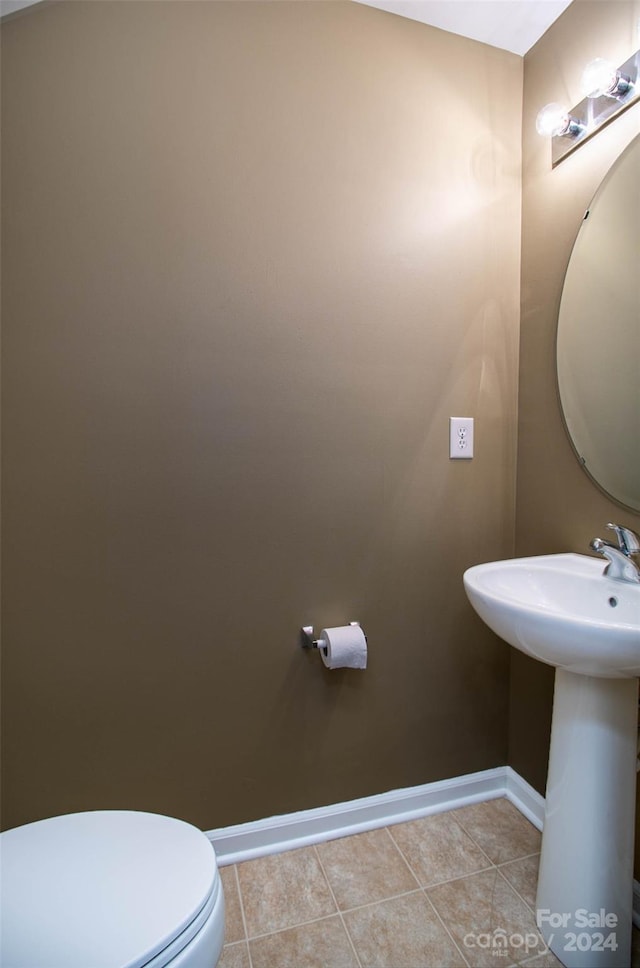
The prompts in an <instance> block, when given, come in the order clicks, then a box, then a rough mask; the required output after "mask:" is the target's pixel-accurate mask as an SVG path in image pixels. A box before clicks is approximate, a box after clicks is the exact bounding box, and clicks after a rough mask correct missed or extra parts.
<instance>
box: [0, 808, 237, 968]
mask: <svg viewBox="0 0 640 968" xmlns="http://www.w3.org/2000/svg"><path fill="white" fill-rule="evenodd" d="M0 892H1V908H0V918H1V920H0V923H1V925H2V931H1V935H0V965H2V968H143V966H144V968H214V965H216V964H217V962H218V959H219V958H220V954H221V951H222V945H223V941H224V896H223V893H222V884H221V882H220V876H219V874H218V867H217V864H216V857H215V853H214V851H213V847H212V846H211V843H210V842H209V840H208V839H207V837H206V836H205V835H204V834H203V833H202V832H201V831H200V830H198V829H197V828H196V827H192V826H191V824H188V823H184V822H183V821H182V820H173V819H171V818H170V817H162V816H159V815H157V814H152V813H137V812H134V811H128V810H101V811H96V812H91V813H74V814H69V815H67V816H62V817H52V818H51V819H50V820H39V821H37V822H36V823H30V824H26V825H25V826H23V827H16V828H15V829H13V830H7V831H5V832H4V833H3V834H0Z"/></svg>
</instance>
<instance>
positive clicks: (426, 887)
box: [385, 827, 496, 891]
mask: <svg viewBox="0 0 640 968" xmlns="http://www.w3.org/2000/svg"><path fill="white" fill-rule="evenodd" d="M385 830H387V831H388V833H389V836H390V837H391V839H392V840H393V843H394V846H395V848H396V850H397V851H398V852H399V854H400V856H401V857H402V859H403V861H404V862H405V864H406V865H407V867H408V868H409V870H410V871H411V873H412V874H413V876H414V878H415V880H416V882H417V883H418V886H419V887H420V890H423V891H427V890H431V888H432V887H441V886H442V885H443V884H451V883H452V882H453V881H460V880H462V878H463V877H473V875H474V874H483V873H484V872H485V871H490V870H492V869H493V868H494V867H495V866H496V865H495V864H494V863H493V861H492V860H491V858H490V857H489V856H488V855H487V854H485V852H484V850H482V849H481V848H480V853H481V854H482V856H483V857H485V858H486V859H487V861H488V863H487V866H486V867H479V868H478V870H475V871H467V872H466V873H465V874H457V875H456V876H455V877H448V878H446V879H445V880H443V881H433V883H431V884H421V883H420V881H419V880H418V875H417V874H415V873H414V871H413V868H412V867H411V864H410V863H409V861H408V860H407V858H406V857H405V855H404V853H403V850H402V848H401V847H400V845H399V844H397V843H396V841H395V839H394V837H393V834H392V833H391V831H390V830H389V829H388V828H387V827H385ZM465 833H466V831H465ZM473 843H474V847H476V846H477V844H476V843H475V841H474V842H473Z"/></svg>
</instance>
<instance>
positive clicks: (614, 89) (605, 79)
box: [582, 57, 633, 101]
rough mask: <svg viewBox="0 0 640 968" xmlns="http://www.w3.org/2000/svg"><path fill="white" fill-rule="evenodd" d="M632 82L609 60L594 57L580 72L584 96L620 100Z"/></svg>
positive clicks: (631, 85) (627, 91) (629, 88)
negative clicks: (581, 72)
mask: <svg viewBox="0 0 640 968" xmlns="http://www.w3.org/2000/svg"><path fill="white" fill-rule="evenodd" d="M632 87H633V83H632V82H631V78H630V77H627V76H626V74H621V73H620V71H619V70H616V68H615V67H614V66H613V64H612V63H611V61H608V60H604V58H603V57H596V59H595V60H592V61H591V62H590V63H589V64H587V66H586V67H585V69H584V71H583V74H582V93H583V94H584V96H585V97H613V98H615V99H616V100H617V101H621V100H622V99H623V98H624V97H625V96H626V95H627V94H628V93H629V91H630V90H631V88H632Z"/></svg>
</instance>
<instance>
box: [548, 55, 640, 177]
mask: <svg viewBox="0 0 640 968" xmlns="http://www.w3.org/2000/svg"><path fill="white" fill-rule="evenodd" d="M582 90H583V91H584V94H585V98H584V100H582V101H581V102H580V103H579V104H576V106H575V107H573V108H571V110H570V111H568V110H567V109H566V108H564V107H563V106H562V105H560V104H557V103H555V102H553V103H551V104H547V105H546V106H545V107H544V108H542V110H541V111H540V112H539V114H538V117H537V118H536V130H537V131H538V134H541V135H542V136H543V137H550V138H551V167H552V168H555V166H556V165H557V164H559V162H561V161H562V159H563V158H566V157H567V155H569V154H571V153H572V152H573V151H575V149H576V148H578V147H579V146H580V145H581V144H584V142H585V141H588V140H589V138H591V137H593V135H594V134H596V132H598V131H599V130H600V128H602V127H604V126H605V124H609V122H610V121H613V120H614V118H617V117H618V115H619V114H621V113H622V112H623V111H626V109H627V108H629V107H631V105H632V104H636V103H637V102H638V101H640V50H637V51H636V52H635V54H633V55H632V56H631V57H630V58H629V59H628V60H626V61H625V62H624V64H621V65H620V67H615V66H614V65H613V64H612V63H611V62H610V61H606V60H604V59H603V58H602V57H597V58H596V59H595V60H593V61H591V62H590V63H589V64H587V66H586V67H585V70H584V73H583V75H582Z"/></svg>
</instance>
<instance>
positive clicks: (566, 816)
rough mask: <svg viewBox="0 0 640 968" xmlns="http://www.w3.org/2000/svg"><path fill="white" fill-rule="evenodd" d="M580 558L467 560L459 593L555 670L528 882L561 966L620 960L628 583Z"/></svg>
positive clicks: (632, 641) (627, 934) (627, 858)
mask: <svg viewBox="0 0 640 968" xmlns="http://www.w3.org/2000/svg"><path fill="white" fill-rule="evenodd" d="M603 569H604V564H603V562H602V561H600V560H598V559H595V558H590V557H587V556H585V555H573V554H566V555H543V556H540V557H535V558H515V559H512V560H509V561H496V562H489V563H488V564H485V565H476V566H475V567H473V568H470V569H469V570H468V571H466V572H465V575H464V586H465V590H466V592H467V595H468V597H469V601H470V602H471V604H472V605H473V607H474V608H475V610H476V611H477V613H478V614H479V615H480V617H481V618H482V619H483V620H484V621H485V622H486V624H487V625H488V626H489V627H490V628H492V629H493V631H494V632H496V633H497V634H498V635H500V636H501V637H502V638H503V639H505V641H507V642H509V644H510V645H513V646H515V647H516V648H517V649H520V650H521V651H522V652H525V653H526V654H527V655H531V656H533V657H534V658H536V659H540V660H541V661H542V662H546V663H548V664H549V665H553V666H555V667H556V679H555V692H554V701H553V721H552V727H551V750H550V755H549V774H548V780H547V794H546V805H545V820H544V830H543V835H542V854H541V859H540V874H539V879H538V896H537V904H536V907H537V919H538V926H539V928H540V931H541V933H542V935H543V937H544V939H545V941H546V942H547V944H548V945H549V947H550V948H551V950H552V951H553V952H554V954H555V955H556V957H558V958H559V959H560V961H561V962H562V963H563V964H564V965H567V966H569V968H628V966H629V964H630V961H631V913H632V899H633V839H634V815H635V782H636V768H635V767H636V743H637V725H638V679H637V677H638V676H640V584H633V583H631V582H622V581H614V580H612V579H610V578H607V577H605V576H604V575H603Z"/></svg>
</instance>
